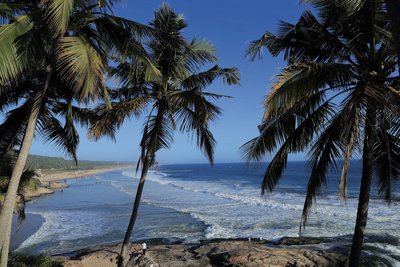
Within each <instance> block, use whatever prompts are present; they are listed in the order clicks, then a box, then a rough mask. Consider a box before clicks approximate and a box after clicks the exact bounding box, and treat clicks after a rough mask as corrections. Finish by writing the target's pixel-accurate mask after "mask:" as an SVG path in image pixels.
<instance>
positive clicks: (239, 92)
mask: <svg viewBox="0 0 400 267" xmlns="http://www.w3.org/2000/svg"><path fill="white" fill-rule="evenodd" d="M163 2H165V1H160V0H135V1H133V0H129V1H128V0H125V1H123V3H122V4H117V5H116V6H115V14H116V15H118V16H123V17H126V18H129V19H132V20H136V21H139V22H141V23H147V22H149V21H151V20H152V17H153V14H154V10H155V9H156V8H158V7H159V6H160V5H161V4H162V3H163ZM166 3H168V4H169V5H170V6H171V7H172V8H173V9H174V10H175V11H176V12H177V13H180V14H183V15H184V16H185V18H186V21H187V23H188V24H189V27H188V28H187V29H186V30H185V36H186V37H187V38H189V39H191V38H193V37H196V38H201V39H202V38H205V39H206V40H208V41H210V42H212V43H213V44H214V45H215V47H216V49H217V56H218V58H219V63H218V64H219V65H221V66H222V67H233V66H236V67H238V68H239V70H240V74H241V85H240V86H235V87H233V86H229V87H228V86H224V85H223V84H222V81H218V82H216V83H215V84H213V85H212V86H211V87H210V88H209V91H211V92H216V93H221V94H227V95H230V96H233V97H234V98H233V99H225V100H222V101H220V102H219V104H220V106H221V107H222V109H223V115H222V116H221V117H220V118H219V119H218V120H216V121H215V123H213V125H212V131H213V133H214V136H215V138H216V140H217V142H218V144H217V148H216V153H215V161H216V162H217V163H218V162H220V163H221V162H238V161H242V157H241V154H240V152H239V147H240V146H241V145H242V144H243V143H245V142H246V141H248V140H250V139H251V138H253V137H255V136H256V135H257V133H258V132H257V125H258V124H259V123H260V120H261V116H262V113H263V105H262V102H263V99H264V97H265V95H266V94H267V92H268V90H269V86H270V84H271V82H272V80H273V78H274V75H276V74H277V73H278V71H279V69H280V68H281V67H284V62H283V61H282V59H281V58H272V57H271V56H269V55H268V53H264V55H265V56H264V59H263V60H262V61H258V60H257V61H254V62H250V61H249V60H248V59H246V58H245V57H244V55H245V51H246V48H247V47H248V44H249V42H250V41H251V40H254V39H257V38H259V37H260V36H261V35H262V34H263V33H264V32H265V31H267V30H268V31H272V32H276V30H277V26H278V23H279V21H280V20H284V21H288V22H293V23H294V22H296V20H297V19H298V18H299V16H300V15H301V13H302V12H303V11H304V10H305V9H307V8H309V6H307V5H304V4H299V3H298V1H297V0H280V1H268V0H249V1H242V0H201V1H194V0H192V1H190V0H170V1H167V2H166ZM141 127H142V120H135V119H132V120H130V121H126V122H125V124H124V126H123V127H121V129H120V131H119V133H118V135H117V141H116V143H114V142H112V141H111V140H109V139H106V138H102V139H101V140H100V141H98V142H94V141H90V140H88V139H87V138H86V130H85V129H80V131H79V132H80V135H81V143H80V147H79V149H78V158H79V159H90V160H120V161H136V160H137V158H138V155H139V142H140V134H141ZM31 153H32V154H39V155H52V156H64V154H63V153H62V152H61V151H59V150H57V148H55V147H54V146H53V145H51V144H45V143H43V140H41V139H40V138H39V137H37V138H36V139H35V141H34V143H33V145H32V149H31ZM157 156H158V161H159V162H160V163H166V164H168V163H171V164H172V163H203V162H206V159H205V158H204V156H203V155H202V153H201V152H200V151H199V150H198V149H197V147H196V144H195V142H194V141H193V142H192V140H191V138H190V137H188V136H186V135H180V134H176V135H175V142H174V144H173V146H172V148H171V149H169V150H165V151H164V150H163V151H160V152H158V155H157ZM303 157H304V155H303V154H300V155H294V156H292V157H291V159H294V160H299V159H302V158H303ZM270 158H271V157H270V156H268V157H266V159H265V160H266V161H268V160H269V159H270Z"/></svg>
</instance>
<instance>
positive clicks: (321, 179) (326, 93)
mask: <svg viewBox="0 0 400 267" xmlns="http://www.w3.org/2000/svg"><path fill="white" fill-rule="evenodd" d="M308 2H312V3H313V5H314V7H315V9H316V10H317V11H318V17H315V16H314V15H313V14H312V13H311V12H309V11H306V12H304V13H303V14H302V16H301V17H300V19H299V20H298V22H297V23H296V24H290V23H286V22H281V24H280V30H279V34H278V35H274V34H272V33H269V32H267V33H265V34H264V35H263V36H262V37H261V39H259V40H256V41H254V42H252V43H251V45H250V47H249V49H248V51H247V54H248V56H249V57H250V58H251V59H255V58H256V57H261V56H262V49H263V48H264V47H266V48H267V49H268V50H269V52H270V53H271V55H272V56H278V55H280V54H284V59H285V61H286V62H287V64H288V65H287V67H285V68H284V69H283V70H282V71H281V72H280V74H279V75H278V76H277V79H276V81H275V82H274V84H273V85H272V88H271V91H270V92H269V94H268V96H267V97H266V99H265V113H264V117H263V121H262V123H261V125H260V126H259V130H260V134H259V136H258V137H256V138H254V139H252V140H250V141H249V142H247V143H246V144H244V145H243V146H242V149H243V152H244V155H245V157H246V158H247V159H248V160H256V161H260V160H262V159H263V157H264V156H265V154H267V153H272V152H274V157H273V159H272V161H271V162H270V163H269V165H268V167H267V169H266V171H265V174H264V179H263V183H262V192H263V193H264V192H265V190H268V191H272V190H274V188H275V186H276V185H277V183H278V182H279V179H280V178H281V176H282V173H283V171H284V169H285V167H286V164H287V159H288V154H289V153H291V152H294V153H296V152H300V151H304V150H309V154H308V155H309V161H310V166H311V175H310V178H309V182H308V185H307V195H306V199H305V203H304V208H303V214H302V218H301V224H300V231H301V228H302V227H303V226H305V225H306V222H307V215H308V211H309V209H310V207H311V206H312V204H313V200H314V199H315V197H316V196H317V195H318V194H319V193H320V190H321V188H322V187H324V186H326V183H327V176H326V175H327V171H328V169H329V168H331V167H341V175H340V185H339V191H340V196H341V197H343V198H344V199H346V197H347V190H346V187H347V172H348V169H349V166H350V164H351V158H352V157H353V155H356V154H357V153H360V154H361V156H362V178H361V186H360V195H359V205H358V212H357V219H356V225H355V230H354V237H353V244H352V248H351V254H350V266H359V263H360V255H361V248H362V242H363V238H364V235H365V227H366V223H367V214H368V203H369V198H370V190H371V180H372V176H373V172H374V173H375V175H376V176H377V181H378V188H379V195H380V196H381V197H383V198H384V199H385V200H386V201H387V202H390V200H391V190H392V184H393V181H395V180H396V179H398V178H399V174H400V161H399V160H400V158H399V157H400V143H399V142H398V140H399V137H400V131H399V129H400V128H399V127H400V120H399V117H398V114H399V104H400V102H399V100H400V98H399V89H400V87H399V79H398V77H396V76H395V71H396V66H397V64H398V57H397V56H396V53H395V51H394V49H393V47H392V44H393V39H392V35H391V32H390V29H389V20H388V16H387V13H386V10H385V8H384V5H383V3H382V1H357V3H356V5H355V4H354V3H353V2H352V1H317V0H316V1H308ZM339 162H343V164H339Z"/></svg>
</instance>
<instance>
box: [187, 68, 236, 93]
mask: <svg viewBox="0 0 400 267" xmlns="http://www.w3.org/2000/svg"><path fill="white" fill-rule="evenodd" d="M219 77H222V78H223V81H224V83H226V84H228V85H233V84H238V83H239V71H238V69H237V68H226V69H223V68H221V67H219V66H218V65H215V66H214V67H212V68H210V69H209V70H207V71H204V72H200V73H197V74H193V75H191V76H189V77H187V78H186V79H185V80H183V81H182V86H183V87H184V88H187V89H189V90H190V89H199V90H202V89H204V88H206V87H207V86H209V85H211V84H212V82H213V81H214V80H215V79H217V78H219Z"/></svg>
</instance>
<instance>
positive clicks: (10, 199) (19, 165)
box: [0, 70, 52, 267]
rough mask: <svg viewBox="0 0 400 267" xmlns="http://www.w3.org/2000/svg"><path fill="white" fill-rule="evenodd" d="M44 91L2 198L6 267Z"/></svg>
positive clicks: (0, 232)
mask: <svg viewBox="0 0 400 267" xmlns="http://www.w3.org/2000/svg"><path fill="white" fill-rule="evenodd" d="M51 74H52V71H51V70H50V71H48V73H47V78H46V83H45V86H44V92H46V91H47V88H48V87H49V83H50V78H51ZM44 92H39V93H38V94H37V95H36V99H35V100H37V101H35V103H34V104H33V105H32V109H31V113H30V115H29V118H28V124H27V126H26V129H25V134H24V138H23V140H22V144H21V148H20V150H19V153H18V157H17V160H16V162H15V165H14V168H13V171H12V174H11V178H10V183H9V185H8V189H7V193H6V197H5V200H4V204H3V207H2V209H1V215H0V246H1V261H0V267H6V266H7V262H8V253H9V248H10V237H11V225H12V216H13V211H14V206H15V201H16V198H17V191H18V187H19V182H20V180H21V175H22V172H23V170H24V167H25V164H26V160H27V158H28V154H29V150H30V148H31V145H32V140H33V136H34V134H35V129H36V123H37V119H38V117H39V112H40V111H39V110H40V106H41V105H42V102H43V96H44Z"/></svg>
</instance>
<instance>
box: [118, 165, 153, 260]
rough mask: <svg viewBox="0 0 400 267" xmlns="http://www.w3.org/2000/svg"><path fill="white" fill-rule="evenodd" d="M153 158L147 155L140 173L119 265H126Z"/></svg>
mask: <svg viewBox="0 0 400 267" xmlns="http://www.w3.org/2000/svg"><path fill="white" fill-rule="evenodd" d="M150 161H151V158H148V157H146V160H145V161H144V162H143V169H142V173H141V175H140V181H139V185H138V188H137V192H136V197H135V203H134V205H133V209H132V214H131V218H130V220H129V224H128V228H127V230H126V233H125V237H124V242H123V243H122V247H121V252H120V255H119V258H118V267H123V266H124V259H125V257H126V249H127V246H128V245H129V239H130V238H131V235H132V231H133V226H134V225H135V222H136V218H137V214H138V211H139V205H140V200H141V198H142V192H143V188H144V183H145V181H146V177H147V172H148V170H149V166H150Z"/></svg>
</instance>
